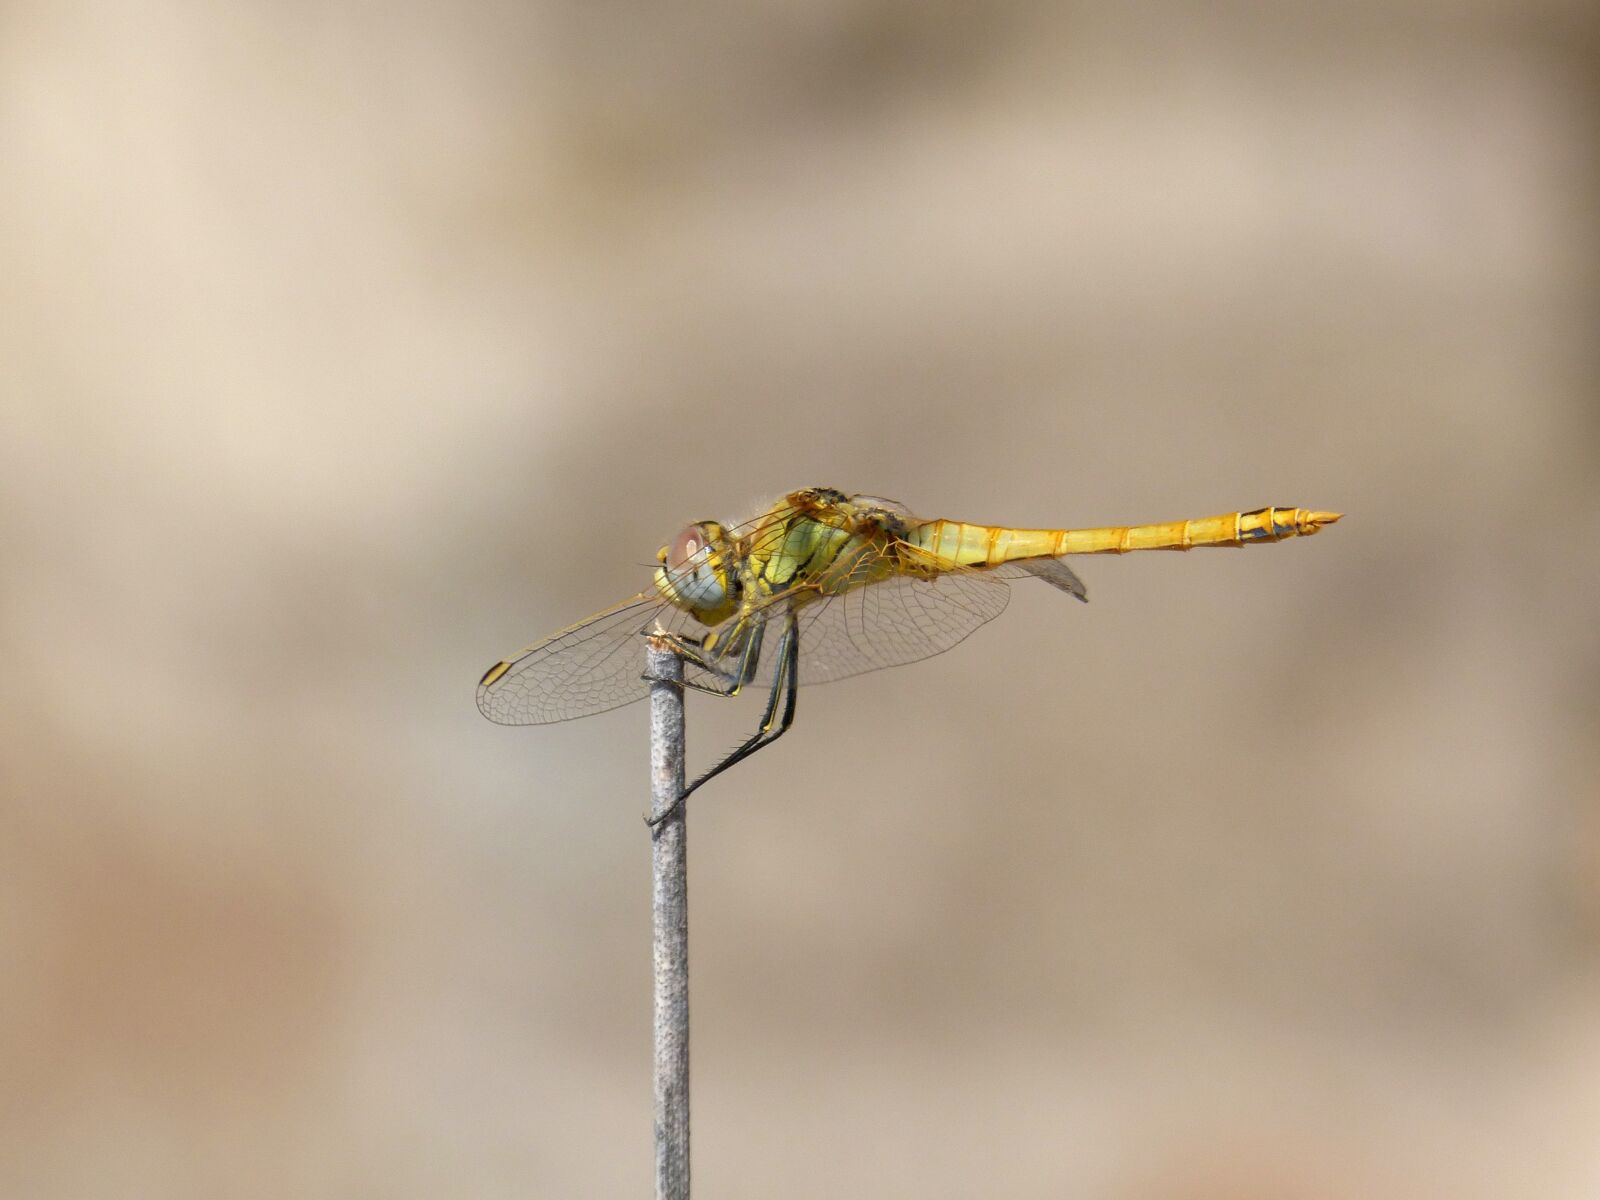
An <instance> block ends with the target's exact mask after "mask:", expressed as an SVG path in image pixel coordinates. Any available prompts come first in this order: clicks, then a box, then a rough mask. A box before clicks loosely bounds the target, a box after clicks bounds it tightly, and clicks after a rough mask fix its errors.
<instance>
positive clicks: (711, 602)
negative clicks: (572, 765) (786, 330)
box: [478, 487, 1343, 823]
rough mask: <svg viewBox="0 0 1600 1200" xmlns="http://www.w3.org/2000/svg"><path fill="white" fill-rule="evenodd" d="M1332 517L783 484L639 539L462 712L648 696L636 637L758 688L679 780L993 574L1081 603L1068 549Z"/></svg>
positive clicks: (689, 675)
mask: <svg viewBox="0 0 1600 1200" xmlns="http://www.w3.org/2000/svg"><path fill="white" fill-rule="evenodd" d="M1342 515H1343V514H1342V513H1336V512H1320V511H1314V510H1309V509H1302V508H1276V507H1274V508H1258V509H1255V510H1253V511H1251V512H1232V513H1225V514H1223V515H1221V516H1215V517H1201V518H1198V519H1195V520H1187V521H1168V522H1164V523H1160V524H1152V525H1115V526H1104V527H1098V528H1092V529H1013V528H1009V527H1006V526H1001V525H980V524H974V523H971V522H967V521H952V520H946V519H944V518H934V519H924V518H921V517H917V516H915V515H913V514H912V512H911V511H910V510H909V509H908V508H907V507H906V506H905V505H903V504H901V503H900V502H898V501H895V500H887V499H884V498H882V497H879V496H867V495H848V494H846V493H844V492H842V491H839V490H837V489H835V488H826V487H813V488H803V489H801V490H800V491H796V492H790V493H789V494H788V495H786V496H784V497H783V499H782V500H779V501H778V502H777V503H775V504H773V505H772V506H771V507H769V508H768V509H767V510H766V511H765V512H763V513H762V514H761V515H760V516H758V517H756V518H755V519H754V520H751V521H746V522H744V523H742V524H735V525H723V524H721V523H719V522H717V521H695V522H694V523H692V524H690V525H688V526H685V527H684V529H683V530H682V531H681V532H680V533H679V534H678V535H677V537H675V538H674V539H673V540H672V541H671V542H670V543H668V544H667V545H665V546H663V547H661V549H660V550H658V551H657V552H656V561H657V563H658V565H657V566H656V567H655V570H654V582H653V585H652V586H651V587H649V588H647V589H645V590H644V591H642V592H640V593H639V594H637V595H635V596H631V597H629V598H628V599H626V600H624V601H622V602H621V603H620V604H615V605H613V606H612V607H610V608H607V609H604V610H602V611H601V612H598V613H595V614H594V615H593V616H590V617H587V618H585V619H584V620H582V621H579V622H578V623H577V624H576V625H569V626H568V627H567V628H565V629H563V630H560V631H559V632H557V633H554V634H552V635H551V636H549V637H547V638H545V639H544V640H543V641H540V642H535V643H534V644H533V645H531V646H529V647H527V648H526V649H524V650H522V651H521V652H520V653H518V654H516V655H515V656H513V657H511V658H508V659H505V660H504V661H502V662H498V663H496V664H495V665H494V666H492V667H490V668H489V670H488V671H487V672H485V673H484V676H483V678H482V679H481V680H479V682H478V708H479V710H480V711H482V713H483V715H484V716H486V717H488V718H489V719H490V720H491V721H495V722H497V723H499V724H502V725H542V724H547V723H551V722H556V721H569V720H573V719H575V718H578V717H587V716H591V715H593V714H595V713H600V712H605V711H607V710H609V709H613V708H618V707H620V706H622V705H624V704H629V703H632V702H633V701H635V700H641V699H643V698H644V697H645V696H646V695H648V694H649V689H650V687H651V685H652V683H653V682H655V681H654V680H652V679H651V678H649V677H648V676H646V675H643V674H641V673H640V670H639V658H638V656H637V653H636V650H637V647H638V645H639V638H640V637H641V636H642V635H643V636H653V637H657V638H660V639H663V640H664V641H665V643H666V644H667V645H668V646H669V647H670V648H671V649H672V650H674V651H676V653H677V654H678V655H679V656H680V657H681V658H682V660H683V663H684V677H683V680H682V684H683V686H686V687H689V688H692V689H694V690H696V691H700V692H705V693H709V694H711V695H715V696H722V697H729V696H736V695H738V694H739V693H740V692H742V691H744V690H745V689H746V688H749V687H752V685H754V684H756V682H757V680H763V681H764V686H765V687H766V690H767V698H766V706H765V709H764V711H763V714H762V717H761V721H760V723H759V724H758V726H757V727H756V729H755V731H754V732H753V733H752V734H750V736H749V737H748V738H746V739H745V740H744V741H743V742H742V743H741V744H740V745H739V746H737V747H736V748H735V749H734V750H733V751H731V752H730V753H729V754H727V755H726V756H725V757H723V758H722V759H721V760H720V761H719V762H717V763H716V764H715V765H714V766H712V767H711V768H710V769H709V770H707V771H705V772H704V773H703V774H701V775H700V776H699V777H698V778H696V779H695V780H694V781H693V782H692V783H690V784H689V785H688V786H687V787H686V788H685V789H684V790H683V792H682V793H681V794H680V795H679V797H678V799H677V802H676V804H674V805H673V807H672V808H671V809H669V810H667V811H666V812H665V813H662V814H661V815H660V816H658V817H655V818H652V822H653V823H655V822H659V821H660V820H664V819H665V818H666V817H668V816H670V815H671V814H672V813H673V812H675V811H676V810H677V808H678V807H680V806H681V805H682V803H683V801H684V800H686V799H687V798H688V796H689V795H690V793H692V792H694V791H695V790H697V789H698V788H700V787H701V786H703V785H704V784H705V783H706V782H707V781H709V780H711V779H713V778H715V777H716V776H718V775H720V774H722V773H723V772H724V771H726V770H728V768H730V767H732V766H734V765H736V764H737V763H740V762H742V761H744V760H745V759H747V758H749V757H750V756H751V755H752V754H754V753H756V752H757V751H758V750H761V749H763V748H765V747H766V746H769V745H771V744H772V743H773V742H775V741H777V740H778V738H780V737H782V736H783V735H784V734H785V733H787V732H788V731H789V729H790V727H791V726H792V725H793V723H794V715H795V703H796V692H797V690H798V688H799V686H800V685H801V684H811V683H827V682H829V681H832V680H837V679H844V678H846V677H848V676H851V675H859V674H861V673H863V672H866V671H875V670H879V669H881V668H884V667H895V666H901V665H903V664H906V663H911V662H916V661H918V660H920V659H925V658H930V657H932V656H933V655H935V654H940V653H943V652H944V651H946V650H949V649H950V648H951V647H953V646H955V645H956V644H958V643H959V642H961V641H963V640H964V639H965V638H966V637H967V636H968V635H969V634H971V633H972V632H973V631H974V630H976V629H977V628H978V627H979V626H980V625H984V624H986V623H987V622H989V621H992V620H993V619H994V618H995V617H997V616H999V615H1000V613H1001V612H1002V611H1003V610H1004V609H1005V607H1006V603H1007V601H1008V600H1009V598H1010V587H1009V583H1010V581H1013V580H1018V579H1027V578H1031V579H1039V580H1043V581H1044V582H1045V583H1047V584H1049V585H1050V586H1052V587H1054V588H1057V589H1059V590H1060V591H1063V592H1065V593H1066V594H1067V595H1069V596H1072V597H1074V598H1076V599H1078V600H1083V601H1086V600H1087V599H1088V591H1087V589H1086V588H1085V587H1084V585H1083V581H1082V580H1080V579H1079V578H1078V576H1077V573H1076V572H1074V571H1073V569H1072V568H1071V567H1069V566H1068V565H1067V564H1066V563H1065V562H1064V561H1062V560H1063V559H1064V558H1065V557H1067V556H1068V555H1074V554H1126V553H1128V552H1130V551H1134V550H1189V549H1191V548H1193V547H1196V546H1251V545H1256V544H1258V543H1261V542H1278V541H1282V540H1284V539H1285V538H1291V537H1306V536H1309V535H1311V534H1314V533H1316V532H1318V531H1319V530H1320V529H1322V528H1323V527H1324V526H1327V525H1332V524H1333V523H1334V522H1335V521H1337V520H1339V518H1340V517H1341V516H1342Z"/></svg>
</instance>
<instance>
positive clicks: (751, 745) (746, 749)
mask: <svg viewBox="0 0 1600 1200" xmlns="http://www.w3.org/2000/svg"><path fill="white" fill-rule="evenodd" d="M799 666H800V631H799V629H798V627H797V626H796V625H795V619H794V613H793V612H792V611H791V612H788V613H786V614H785V616H784V630H783V639H782V640H781V641H780V642H779V643H778V666H777V669H776V670H775V671H774V673H773V677H772V690H771V691H770V692H768V693H767V708H766V711H765V712H764V713H763V714H762V716H761V724H760V725H759V726H758V727H757V729H756V731H755V733H753V734H751V735H750V737H749V738H747V739H746V740H745V742H744V743H743V744H742V745H740V746H739V747H738V748H737V749H735V750H734V751H733V753H731V754H729V755H728V757H726V758H724V759H723V760H722V761H721V762H719V763H718V764H717V765H716V766H714V767H712V768H711V769H710V770H709V771H707V772H706V773H705V774H704V775H702V776H700V778H699V779H696V780H695V781H694V782H693V783H691V784H690V785H689V786H688V787H686V788H684V789H683V794H682V795H680V796H679V797H678V798H677V799H676V800H674V801H673V802H672V804H671V805H669V806H668V807H667V809H666V810H665V811H664V812H662V813H660V814H659V815H657V816H654V817H646V818H645V822H646V824H648V825H649V826H650V827H651V828H652V829H653V828H655V827H656V826H657V825H659V824H661V822H663V821H665V820H666V819H667V818H668V817H670V816H672V814H673V813H675V812H677V811H678V810H679V809H680V808H682V807H683V802H684V801H685V800H687V799H688V798H689V793H691V792H693V791H694V790H695V789H697V788H698V787H699V786H700V785H701V784H703V783H706V782H707V781H709V780H711V779H713V778H715V777H716V776H718V775H720V774H722V773H723V772H724V771H726V770H727V769H728V768H729V767H731V766H733V765H734V764H736V763H741V762H743V761H744V760H745V759H747V758H749V757H750V756H751V755H752V754H754V753H755V752H756V751H757V750H760V749H761V748H762V747H764V746H770V745H772V743H773V742H775V741H777V740H778V739H779V738H781V737H782V736H783V735H784V734H786V733H788V732H789V727H790V726H791V725H793V724H794V709H795V700H796V695H797V693H798V692H799V690H800V672H799ZM780 700H781V701H782V704H783V712H782V714H781V715H780V714H779V711H778V705H779V702H780Z"/></svg>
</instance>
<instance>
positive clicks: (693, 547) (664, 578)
mask: <svg viewBox="0 0 1600 1200" xmlns="http://www.w3.org/2000/svg"><path fill="white" fill-rule="evenodd" d="M656 558H657V560H658V561H659V562H660V563H661V565H660V566H659V567H657V568H656V590H657V591H658V592H660V593H661V595H662V598H663V599H665V600H669V601H671V602H672V603H673V604H676V605H677V606H678V607H679V608H681V609H683V610H684V611H686V612H689V613H693V614H694V616H695V617H696V618H697V619H698V620H700V621H701V622H702V623H703V624H706V625H715V624H717V623H718V622H719V621H722V620H725V619H726V618H727V617H729V616H730V615H732V613H733V610H734V609H735V608H737V607H738V605H739V578H738V575H737V573H736V572H735V571H734V554H733V546H732V543H731V542H730V541H729V540H728V532H727V530H725V529H723V527H722V526H721V525H719V524H717V522H715V521H696V522H695V523H694V524H693V525H690V526H689V527H688V528H686V529H685V530H684V531H683V532H682V533H680V534H679V535H678V536H677V537H676V538H674V539H673V540H672V544H671V545H668V546H663V547H661V549H660V550H658V551H656Z"/></svg>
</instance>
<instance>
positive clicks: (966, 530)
mask: <svg viewBox="0 0 1600 1200" xmlns="http://www.w3.org/2000/svg"><path fill="white" fill-rule="evenodd" d="M1343 515H1344V514H1343V513H1335V512H1316V511H1312V510H1310V509H1305V508H1258V509H1256V510H1255V511H1254V512H1234V513H1224V514H1223V515H1221V516H1217V517H1199V518H1197V519H1195V520H1191V521H1167V522H1163V523H1161V524H1157V525H1108V526H1104V527H1102V528H1099V529H1006V528H1003V527H1001V526H998V525H971V524H968V523H967V522H965V521H946V520H943V519H940V520H934V521H928V522H926V523H925V524H923V525H919V526H917V527H916V528H915V529H913V530H912V531H911V532H910V534H909V536H908V538H907V540H908V541H910V542H911V543H912V544H913V545H915V546H917V547H918V548H919V549H922V550H925V551H927V552H928V553H929V554H931V555H933V556H934V557H935V558H937V559H938V560H939V561H940V564H941V565H949V566H958V565H959V566H966V567H996V566H999V565H1000V564H1001V563H1006V562H1013V561H1015V560H1017V559H1020V558H1060V557H1061V556H1062V555H1065V554H1126V553H1128V551H1130V550H1188V549H1191V548H1193V547H1195V546H1248V545H1250V544H1251V543H1252V542H1278V541H1282V540H1283V539H1284V538H1290V537H1309V536H1310V535H1312V534H1313V533H1316V532H1317V531H1318V530H1319V529H1321V528H1322V527H1323V526H1324V525H1332V524H1333V523H1334V522H1335V521H1337V520H1338V519H1339V518H1340V517H1341V516H1343Z"/></svg>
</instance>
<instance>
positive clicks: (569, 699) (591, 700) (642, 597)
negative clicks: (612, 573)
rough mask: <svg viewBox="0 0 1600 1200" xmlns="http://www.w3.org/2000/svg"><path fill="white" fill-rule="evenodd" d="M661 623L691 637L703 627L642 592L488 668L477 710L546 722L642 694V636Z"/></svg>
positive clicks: (505, 721) (496, 717) (645, 690)
mask: <svg viewBox="0 0 1600 1200" xmlns="http://www.w3.org/2000/svg"><path fill="white" fill-rule="evenodd" d="M657 625H659V626H660V627H661V628H663V629H667V630H670V631H672V632H674V633H682V634H686V635H689V636H693V637H699V636H700V635H701V634H703V633H704V632H705V626H703V625H701V624H700V623H699V622H698V621H696V620H695V619H694V618H693V617H692V616H690V615H689V614H687V613H685V612H683V611H681V610H680V609H677V608H675V607H673V606H672V605H671V604H668V603H666V602H665V601H663V600H662V599H661V597H660V596H659V595H657V594H656V593H654V592H641V593H640V594H639V595H637V596H634V597H633V598H632V599H629V600H624V601H623V602H622V603H621V604H617V605H614V606H612V607H611V608H608V609H606V610H605V611H604V612H598V613H596V614H595V615H594V616H592V617H590V618H588V619H587V620H584V621H580V622H578V623H577V624H576V625H571V626H568V627H567V628H566V629H563V630H562V631H561V632H560V633H556V634H553V635H551V636H550V637H547V638H545V639H544V641H542V642H536V643H535V644H533V645H532V646H529V647H528V648H527V649H525V650H522V651H520V652H519V653H518V654H516V655H515V656H514V657H512V658H510V659H507V660H506V661H505V662H501V663H496V664H495V665H494V666H493V667H490V668H489V670H488V672H487V673H486V674H485V675H484V677H483V679H482V680H481V681H480V682H479V684H478V710H479V711H480V712H482V713H483V715H484V716H486V717H488V718H489V719H490V720H491V721H494V722H497V723H498V724H501V725H544V724H548V723H550V722H553V721H570V720H573V719H574V718H576V717H587V716H592V715H593V714H594V713H600V712H605V711H606V710H607V709H611V708H620V707H621V706H622V705H624V704H631V703H632V702H633V701H635V700H642V699H644V697H645V696H646V695H648V694H649V690H650V684H649V683H648V682H647V681H646V680H644V679H641V678H640V674H641V673H642V672H643V671H644V639H643V638H642V637H641V636H640V635H641V634H643V633H646V632H648V631H649V630H651V629H653V628H655V627H656V626H657ZM686 669H687V671H688V673H689V674H690V675H691V677H693V676H694V675H695V674H696V673H697V668H695V667H693V666H690V665H687V664H686Z"/></svg>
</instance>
